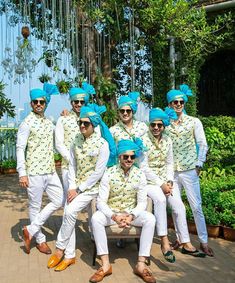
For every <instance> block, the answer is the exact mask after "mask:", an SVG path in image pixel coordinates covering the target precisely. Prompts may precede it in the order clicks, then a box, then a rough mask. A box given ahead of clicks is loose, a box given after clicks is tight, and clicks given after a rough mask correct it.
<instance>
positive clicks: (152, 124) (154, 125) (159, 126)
mask: <svg viewBox="0 0 235 283" xmlns="http://www.w3.org/2000/svg"><path fill="white" fill-rule="evenodd" d="M150 126H151V127H152V128H155V127H156V126H157V127H158V128H159V129H161V128H162V127H163V126H164V125H163V124H161V123H150Z"/></svg>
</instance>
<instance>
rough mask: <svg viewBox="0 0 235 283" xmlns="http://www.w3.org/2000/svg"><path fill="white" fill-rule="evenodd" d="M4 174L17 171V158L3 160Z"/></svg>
mask: <svg viewBox="0 0 235 283" xmlns="http://www.w3.org/2000/svg"><path fill="white" fill-rule="evenodd" d="M2 170H3V174H12V173H16V160H14V159H9V160H4V161H2Z"/></svg>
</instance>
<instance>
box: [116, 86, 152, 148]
mask: <svg viewBox="0 0 235 283" xmlns="http://www.w3.org/2000/svg"><path fill="white" fill-rule="evenodd" d="M131 94H132V92H130V93H129V95H128V96H126V95H125V96H121V97H120V98H119V101H118V112H119V118H120V121H119V122H118V123H117V124H116V125H114V126H113V127H111V128H110V132H111V133H112V135H113V137H114V139H115V142H116V143H118V142H119V141H120V140H121V139H130V140H132V139H133V138H135V137H138V138H139V137H141V136H143V135H144V134H145V133H146V132H147V131H148V127H147V126H146V124H145V123H144V122H140V121H136V120H134V119H133V116H134V114H135V113H136V110H137V101H136V100H134V99H132V98H131V97H133V96H132V95H131Z"/></svg>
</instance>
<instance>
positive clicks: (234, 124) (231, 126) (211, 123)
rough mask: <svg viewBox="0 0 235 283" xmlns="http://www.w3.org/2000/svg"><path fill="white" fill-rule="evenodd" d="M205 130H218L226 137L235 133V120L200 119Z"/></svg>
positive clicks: (222, 117)
mask: <svg viewBox="0 0 235 283" xmlns="http://www.w3.org/2000/svg"><path fill="white" fill-rule="evenodd" d="M200 120H201V122H202V124H203V126H204V128H205V129H206V128H211V127H215V128H217V129H218V130H219V131H220V132H221V133H223V134H224V135H225V136H228V135H229V134H230V133H232V132H234V131H235V118H234V117H229V116H209V117H200Z"/></svg>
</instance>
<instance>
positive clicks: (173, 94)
mask: <svg viewBox="0 0 235 283" xmlns="http://www.w3.org/2000/svg"><path fill="white" fill-rule="evenodd" d="M192 95H193V93H192V90H191V89H190V88H189V86H188V85H186V84H182V85H180V89H179V90H178V89H172V90H170V91H168V93H167V94H166V97H167V102H168V103H170V102H172V101H174V100H176V99H178V98H183V100H184V102H187V101H188V96H192Z"/></svg>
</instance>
